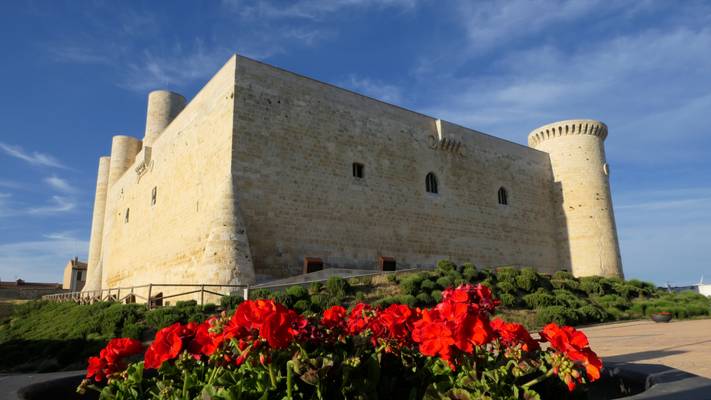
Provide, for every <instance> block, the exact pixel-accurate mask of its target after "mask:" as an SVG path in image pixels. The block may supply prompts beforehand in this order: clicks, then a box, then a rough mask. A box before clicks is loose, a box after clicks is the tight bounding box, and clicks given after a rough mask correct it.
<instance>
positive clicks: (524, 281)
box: [516, 267, 541, 293]
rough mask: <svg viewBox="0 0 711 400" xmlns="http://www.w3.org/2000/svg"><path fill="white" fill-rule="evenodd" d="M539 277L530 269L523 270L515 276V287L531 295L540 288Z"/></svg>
mask: <svg viewBox="0 0 711 400" xmlns="http://www.w3.org/2000/svg"><path fill="white" fill-rule="evenodd" d="M540 281H541V277H540V276H539V275H538V273H537V272H536V271H535V270H534V269H533V268H530V267H527V268H524V269H522V270H521V272H519V274H518V275H517V276H516V286H517V287H518V288H519V289H521V290H523V291H524V292H528V293H531V292H533V291H535V290H536V289H537V288H538V287H539V286H540Z"/></svg>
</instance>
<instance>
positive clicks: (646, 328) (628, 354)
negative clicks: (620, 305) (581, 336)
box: [582, 319, 711, 378]
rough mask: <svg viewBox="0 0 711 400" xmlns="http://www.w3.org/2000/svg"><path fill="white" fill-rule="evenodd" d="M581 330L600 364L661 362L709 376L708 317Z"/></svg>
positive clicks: (710, 329)
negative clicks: (600, 359)
mask: <svg viewBox="0 0 711 400" xmlns="http://www.w3.org/2000/svg"><path fill="white" fill-rule="evenodd" d="M582 330H583V332H585V334H586V335H587V336H588V339H589V340H590V347H591V348H592V349H593V350H594V351H595V352H597V354H598V355H599V356H600V357H602V359H603V363H604V362H605V360H607V361H618V362H631V363H643V364H663V365H667V366H669V367H672V368H677V369H680V370H682V371H686V372H690V373H692V374H696V375H700V376H703V377H706V378H711V319H702V320H693V321H672V322H669V323H666V324H665V323H655V322H653V321H633V322H624V323H620V324H608V325H599V326H593V327H588V328H582Z"/></svg>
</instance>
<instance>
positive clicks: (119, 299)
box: [116, 288, 121, 303]
mask: <svg viewBox="0 0 711 400" xmlns="http://www.w3.org/2000/svg"><path fill="white" fill-rule="evenodd" d="M116 301H118V302H119V303H120V302H121V288H118V294H116Z"/></svg>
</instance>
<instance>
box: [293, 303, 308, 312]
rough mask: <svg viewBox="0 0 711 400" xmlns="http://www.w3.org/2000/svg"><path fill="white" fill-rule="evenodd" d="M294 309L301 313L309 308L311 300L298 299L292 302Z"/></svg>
mask: <svg viewBox="0 0 711 400" xmlns="http://www.w3.org/2000/svg"><path fill="white" fill-rule="evenodd" d="M294 310H296V311H298V312H300V313H303V312H306V311H309V310H311V302H310V301H308V300H299V301H297V302H296V303H294Z"/></svg>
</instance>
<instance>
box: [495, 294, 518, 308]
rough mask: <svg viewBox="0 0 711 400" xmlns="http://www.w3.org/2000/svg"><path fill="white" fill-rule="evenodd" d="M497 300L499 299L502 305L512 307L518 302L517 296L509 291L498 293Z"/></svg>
mask: <svg viewBox="0 0 711 400" xmlns="http://www.w3.org/2000/svg"><path fill="white" fill-rule="evenodd" d="M499 300H501V305H502V306H504V307H509V308H514V307H516V306H518V304H519V301H518V297H517V296H514V295H513V294H511V293H501V294H499Z"/></svg>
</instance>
